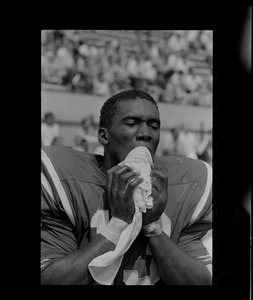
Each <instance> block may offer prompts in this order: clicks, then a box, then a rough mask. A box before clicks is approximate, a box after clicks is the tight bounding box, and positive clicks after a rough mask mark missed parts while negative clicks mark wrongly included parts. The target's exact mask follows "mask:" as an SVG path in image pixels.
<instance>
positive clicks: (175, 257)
mask: <svg viewBox="0 0 253 300" xmlns="http://www.w3.org/2000/svg"><path fill="white" fill-rule="evenodd" d="M147 240H148V244H149V247H150V249H151V251H152V254H153V256H154V259H155V261H156V264H157V267H158V270H159V273H160V276H161V278H162V280H163V281H164V283H165V284H168V285H210V284H211V282H212V280H211V275H210V273H209V271H208V269H207V268H206V267H205V265H204V264H202V263H201V262H198V261H196V260H195V259H193V258H192V257H190V256H189V255H187V254H186V253H184V252H182V251H181V250H180V249H179V248H178V246H177V245H176V244H175V243H174V242H173V241H172V240H171V239H170V238H169V237H168V236H167V235H166V234H165V233H164V232H162V233H161V234H160V235H157V236H152V237H147Z"/></svg>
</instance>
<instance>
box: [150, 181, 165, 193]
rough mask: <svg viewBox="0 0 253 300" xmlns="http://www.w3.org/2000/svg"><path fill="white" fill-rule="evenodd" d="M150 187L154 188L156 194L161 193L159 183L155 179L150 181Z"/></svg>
mask: <svg viewBox="0 0 253 300" xmlns="http://www.w3.org/2000/svg"><path fill="white" fill-rule="evenodd" d="M152 189H155V190H156V191H157V193H158V194H161V192H162V190H163V188H162V186H161V183H160V182H159V181H157V180H156V181H154V182H153V183H152Z"/></svg>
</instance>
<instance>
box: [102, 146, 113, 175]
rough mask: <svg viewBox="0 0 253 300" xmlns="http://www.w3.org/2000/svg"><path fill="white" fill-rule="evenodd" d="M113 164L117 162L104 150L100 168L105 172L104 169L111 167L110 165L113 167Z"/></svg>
mask: <svg viewBox="0 0 253 300" xmlns="http://www.w3.org/2000/svg"><path fill="white" fill-rule="evenodd" d="M115 165H117V162H116V161H115V159H113V158H112V157H111V156H110V155H109V154H108V152H106V151H105V153H104V159H103V163H102V165H101V168H100V169H101V170H102V172H103V173H106V171H108V170H109V169H111V168H112V167H114V166H115Z"/></svg>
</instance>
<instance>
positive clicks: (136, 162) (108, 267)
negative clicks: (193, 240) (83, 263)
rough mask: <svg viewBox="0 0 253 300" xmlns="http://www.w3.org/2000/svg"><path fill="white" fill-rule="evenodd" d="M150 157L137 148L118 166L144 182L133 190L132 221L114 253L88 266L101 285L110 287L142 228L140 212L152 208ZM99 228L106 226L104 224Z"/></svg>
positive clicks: (145, 150) (101, 256)
mask: <svg viewBox="0 0 253 300" xmlns="http://www.w3.org/2000/svg"><path fill="white" fill-rule="evenodd" d="M151 163H152V157H151V154H150V152H149V150H148V149H147V148H146V147H143V146H139V147H136V148H134V149H133V150H132V151H130V152H129V153H128V155H127V157H126V158H125V160H124V161H122V162H121V163H119V165H121V166H122V165H128V166H129V167H131V168H132V169H133V170H134V171H139V172H140V173H141V175H140V177H143V178H144V181H143V182H142V183H141V184H140V185H139V186H137V187H136V188H135V190H134V193H133V198H134V201H135V214H134V217H133V221H132V223H131V224H129V225H128V226H127V227H126V229H125V230H123V232H122V233H121V235H120V239H119V242H118V244H117V245H116V248H115V249H114V251H109V252H107V253H104V254H102V255H100V256H98V257H96V258H94V259H93V260H92V261H91V262H90V263H89V265H88V268H89V271H90V273H91V275H92V277H93V279H94V280H95V281H96V282H98V283H100V284H103V285H111V284H112V283H113V280H114V278H115V276H116V275H117V272H118V270H119V268H120V265H121V262H122V259H123V255H124V254H125V252H126V251H127V250H128V249H129V247H130V246H131V245H132V243H133V241H134V240H135V239H136V237H137V235H138V234H139V232H140V230H141V227H142V212H146V210H147V209H149V208H151V207H153V204H152V197H151V192H152V185H151V180H150V171H151V167H150V164H151ZM101 226H106V224H105V223H103V224H101Z"/></svg>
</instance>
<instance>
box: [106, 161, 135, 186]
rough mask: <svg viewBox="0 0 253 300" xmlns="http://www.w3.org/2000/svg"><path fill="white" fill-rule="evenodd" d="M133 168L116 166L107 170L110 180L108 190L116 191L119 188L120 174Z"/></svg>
mask: <svg viewBox="0 0 253 300" xmlns="http://www.w3.org/2000/svg"><path fill="white" fill-rule="evenodd" d="M129 170H131V168H129V167H128V166H126V165H125V166H119V165H117V166H114V167H113V168H111V169H110V170H109V171H107V176H108V181H107V188H108V191H112V190H114V191H116V190H117V188H118V177H119V176H120V174H122V173H124V172H126V171H129Z"/></svg>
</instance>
